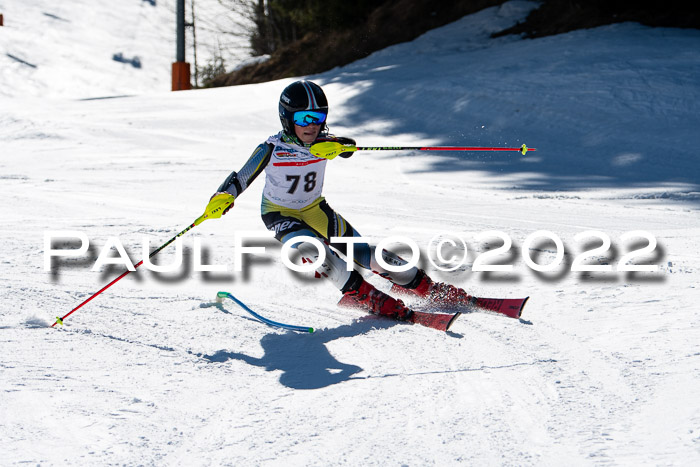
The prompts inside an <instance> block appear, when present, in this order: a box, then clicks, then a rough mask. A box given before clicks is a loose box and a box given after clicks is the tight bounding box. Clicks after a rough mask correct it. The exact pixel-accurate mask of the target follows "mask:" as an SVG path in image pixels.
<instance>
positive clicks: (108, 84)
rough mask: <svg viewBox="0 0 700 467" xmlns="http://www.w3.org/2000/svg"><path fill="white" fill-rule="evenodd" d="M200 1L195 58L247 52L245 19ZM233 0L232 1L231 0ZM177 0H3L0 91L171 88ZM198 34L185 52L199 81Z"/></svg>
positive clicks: (91, 94) (53, 93)
mask: <svg viewBox="0 0 700 467" xmlns="http://www.w3.org/2000/svg"><path fill="white" fill-rule="evenodd" d="M186 3H187V7H186V9H185V10H186V17H185V20H186V22H187V23H191V22H192V13H191V11H192V10H191V4H192V3H194V4H195V20H194V22H195V26H196V29H195V31H196V42H197V65H198V66H199V67H200V68H202V67H204V66H206V65H207V64H208V63H212V62H213V61H214V59H215V57H216V56H220V57H221V58H222V59H223V60H224V62H225V64H226V65H227V67H228V68H229V69H231V68H233V67H234V66H235V65H237V64H239V63H241V62H243V61H246V60H248V59H249V58H250V48H249V46H248V43H247V39H246V38H245V35H244V34H243V29H242V26H241V24H246V21H245V20H242V19H241V20H238V21H235V20H234V18H232V17H233V16H234V15H233V14H232V13H231V12H230V11H229V10H228V9H227V8H226V7H225V6H223V5H222V4H221V3H220V2H219V0H196V2H193V1H192V0H190V1H187V2H186ZM231 3H233V2H231ZM175 5H176V0H122V1H119V2H115V1H110V0H63V1H60V2H57V1H54V0H31V1H26V0H0V14H3V17H4V24H5V26H4V27H2V28H0V84H2V86H0V97H8V96H10V97H12V96H16V97H28V96H35V97H41V98H47V97H52V98H54V97H57V98H97V97H104V96H122V95H142V94H147V93H153V92H167V91H170V89H171V77H170V75H171V64H172V63H173V62H174V61H175V49H176V46H175V37H176V33H175V29H176V28H175ZM193 43H194V37H193V35H192V28H188V29H187V32H186V45H187V47H186V49H185V59H186V60H187V62H188V63H190V69H191V72H192V82H193V83H194V63H195V57H194V48H193Z"/></svg>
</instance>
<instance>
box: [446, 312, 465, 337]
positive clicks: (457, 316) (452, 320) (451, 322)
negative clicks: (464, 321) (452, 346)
mask: <svg viewBox="0 0 700 467" xmlns="http://www.w3.org/2000/svg"><path fill="white" fill-rule="evenodd" d="M461 314H462V313H455V315H454V316H453V317H452V319H451V320H450V322H449V323H447V326H446V327H445V332H447V331H449V330H450V328H451V327H452V325H453V324H454V322H455V321H457V318H459V316H460V315H461Z"/></svg>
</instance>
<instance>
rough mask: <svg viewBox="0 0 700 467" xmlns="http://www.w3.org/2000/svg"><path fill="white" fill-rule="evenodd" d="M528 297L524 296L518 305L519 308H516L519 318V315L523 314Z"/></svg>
mask: <svg viewBox="0 0 700 467" xmlns="http://www.w3.org/2000/svg"><path fill="white" fill-rule="evenodd" d="M529 299H530V297H525V299H524V300H523V304H522V305H520V309H519V310H518V317H517V319H520V317H521V316H522V315H523V309H524V308H525V305H526V304H527V301H528V300H529Z"/></svg>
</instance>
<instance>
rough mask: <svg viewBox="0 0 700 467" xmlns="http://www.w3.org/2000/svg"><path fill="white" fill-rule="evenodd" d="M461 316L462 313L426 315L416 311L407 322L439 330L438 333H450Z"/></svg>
mask: <svg viewBox="0 0 700 467" xmlns="http://www.w3.org/2000/svg"><path fill="white" fill-rule="evenodd" d="M461 314H462V313H424V312H422V311H414V312H413V314H412V315H411V316H410V317H409V318H408V319H407V320H406V321H408V322H409V323H415V324H420V325H421V326H425V327H428V328H433V329H437V330H438V331H449V329H450V326H452V323H454V322H455V320H456V319H457V318H459V315H461Z"/></svg>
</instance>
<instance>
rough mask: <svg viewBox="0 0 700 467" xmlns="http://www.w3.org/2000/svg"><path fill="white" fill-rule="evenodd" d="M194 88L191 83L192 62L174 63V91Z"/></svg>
mask: <svg viewBox="0 0 700 467" xmlns="http://www.w3.org/2000/svg"><path fill="white" fill-rule="evenodd" d="M189 89H192V85H191V84H190V64H189V63H187V62H174V63H173V91H186V90H189Z"/></svg>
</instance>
